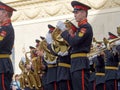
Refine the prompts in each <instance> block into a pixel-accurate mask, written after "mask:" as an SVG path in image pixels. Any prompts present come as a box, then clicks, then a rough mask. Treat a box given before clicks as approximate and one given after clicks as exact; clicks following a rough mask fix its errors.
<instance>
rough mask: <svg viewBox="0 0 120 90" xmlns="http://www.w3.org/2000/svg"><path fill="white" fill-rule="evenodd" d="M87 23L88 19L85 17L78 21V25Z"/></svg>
mask: <svg viewBox="0 0 120 90" xmlns="http://www.w3.org/2000/svg"><path fill="white" fill-rule="evenodd" d="M86 23H87V19H84V20H82V21H80V22H78V26H81V25H83V24H86Z"/></svg>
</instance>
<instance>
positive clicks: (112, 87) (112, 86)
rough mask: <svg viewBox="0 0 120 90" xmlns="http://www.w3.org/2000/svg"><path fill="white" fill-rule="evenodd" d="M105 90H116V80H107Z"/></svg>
mask: <svg viewBox="0 0 120 90" xmlns="http://www.w3.org/2000/svg"><path fill="white" fill-rule="evenodd" d="M106 90H118V82H117V80H114V79H113V80H107V81H106Z"/></svg>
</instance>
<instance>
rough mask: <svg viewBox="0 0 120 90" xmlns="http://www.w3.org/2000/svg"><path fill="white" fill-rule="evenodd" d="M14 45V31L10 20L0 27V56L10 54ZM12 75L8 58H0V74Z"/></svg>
mask: <svg viewBox="0 0 120 90" xmlns="http://www.w3.org/2000/svg"><path fill="white" fill-rule="evenodd" d="M13 44H14V29H13V26H12V24H11V23H10V20H7V21H6V22H5V23H4V24H3V25H2V26H1V27H0V55H1V54H2V55H3V54H5V55H6V54H7V55H10V54H11V50H12V48H13ZM8 72H10V73H13V67H12V62H11V60H10V58H9V57H6V58H1V57H0V73H8Z"/></svg>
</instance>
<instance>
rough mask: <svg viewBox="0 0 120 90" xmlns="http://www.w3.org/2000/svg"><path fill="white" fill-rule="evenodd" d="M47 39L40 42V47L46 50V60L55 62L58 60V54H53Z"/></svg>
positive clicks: (50, 62) (49, 62)
mask: <svg viewBox="0 0 120 90" xmlns="http://www.w3.org/2000/svg"><path fill="white" fill-rule="evenodd" d="M47 45H48V44H47V41H46V40H45V39H44V40H42V41H41V42H40V45H39V49H40V50H42V49H43V50H44V60H45V61H46V62H47V63H48V64H55V63H56V60H57V56H55V55H53V54H52V53H51V52H50V50H49V49H48V47H47Z"/></svg>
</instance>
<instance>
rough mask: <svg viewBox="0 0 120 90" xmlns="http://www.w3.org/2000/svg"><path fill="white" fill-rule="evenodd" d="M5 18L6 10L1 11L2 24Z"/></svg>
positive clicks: (0, 20)
mask: <svg viewBox="0 0 120 90" xmlns="http://www.w3.org/2000/svg"><path fill="white" fill-rule="evenodd" d="M4 17H5V11H4V10H0V22H2V21H3V19H4Z"/></svg>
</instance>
